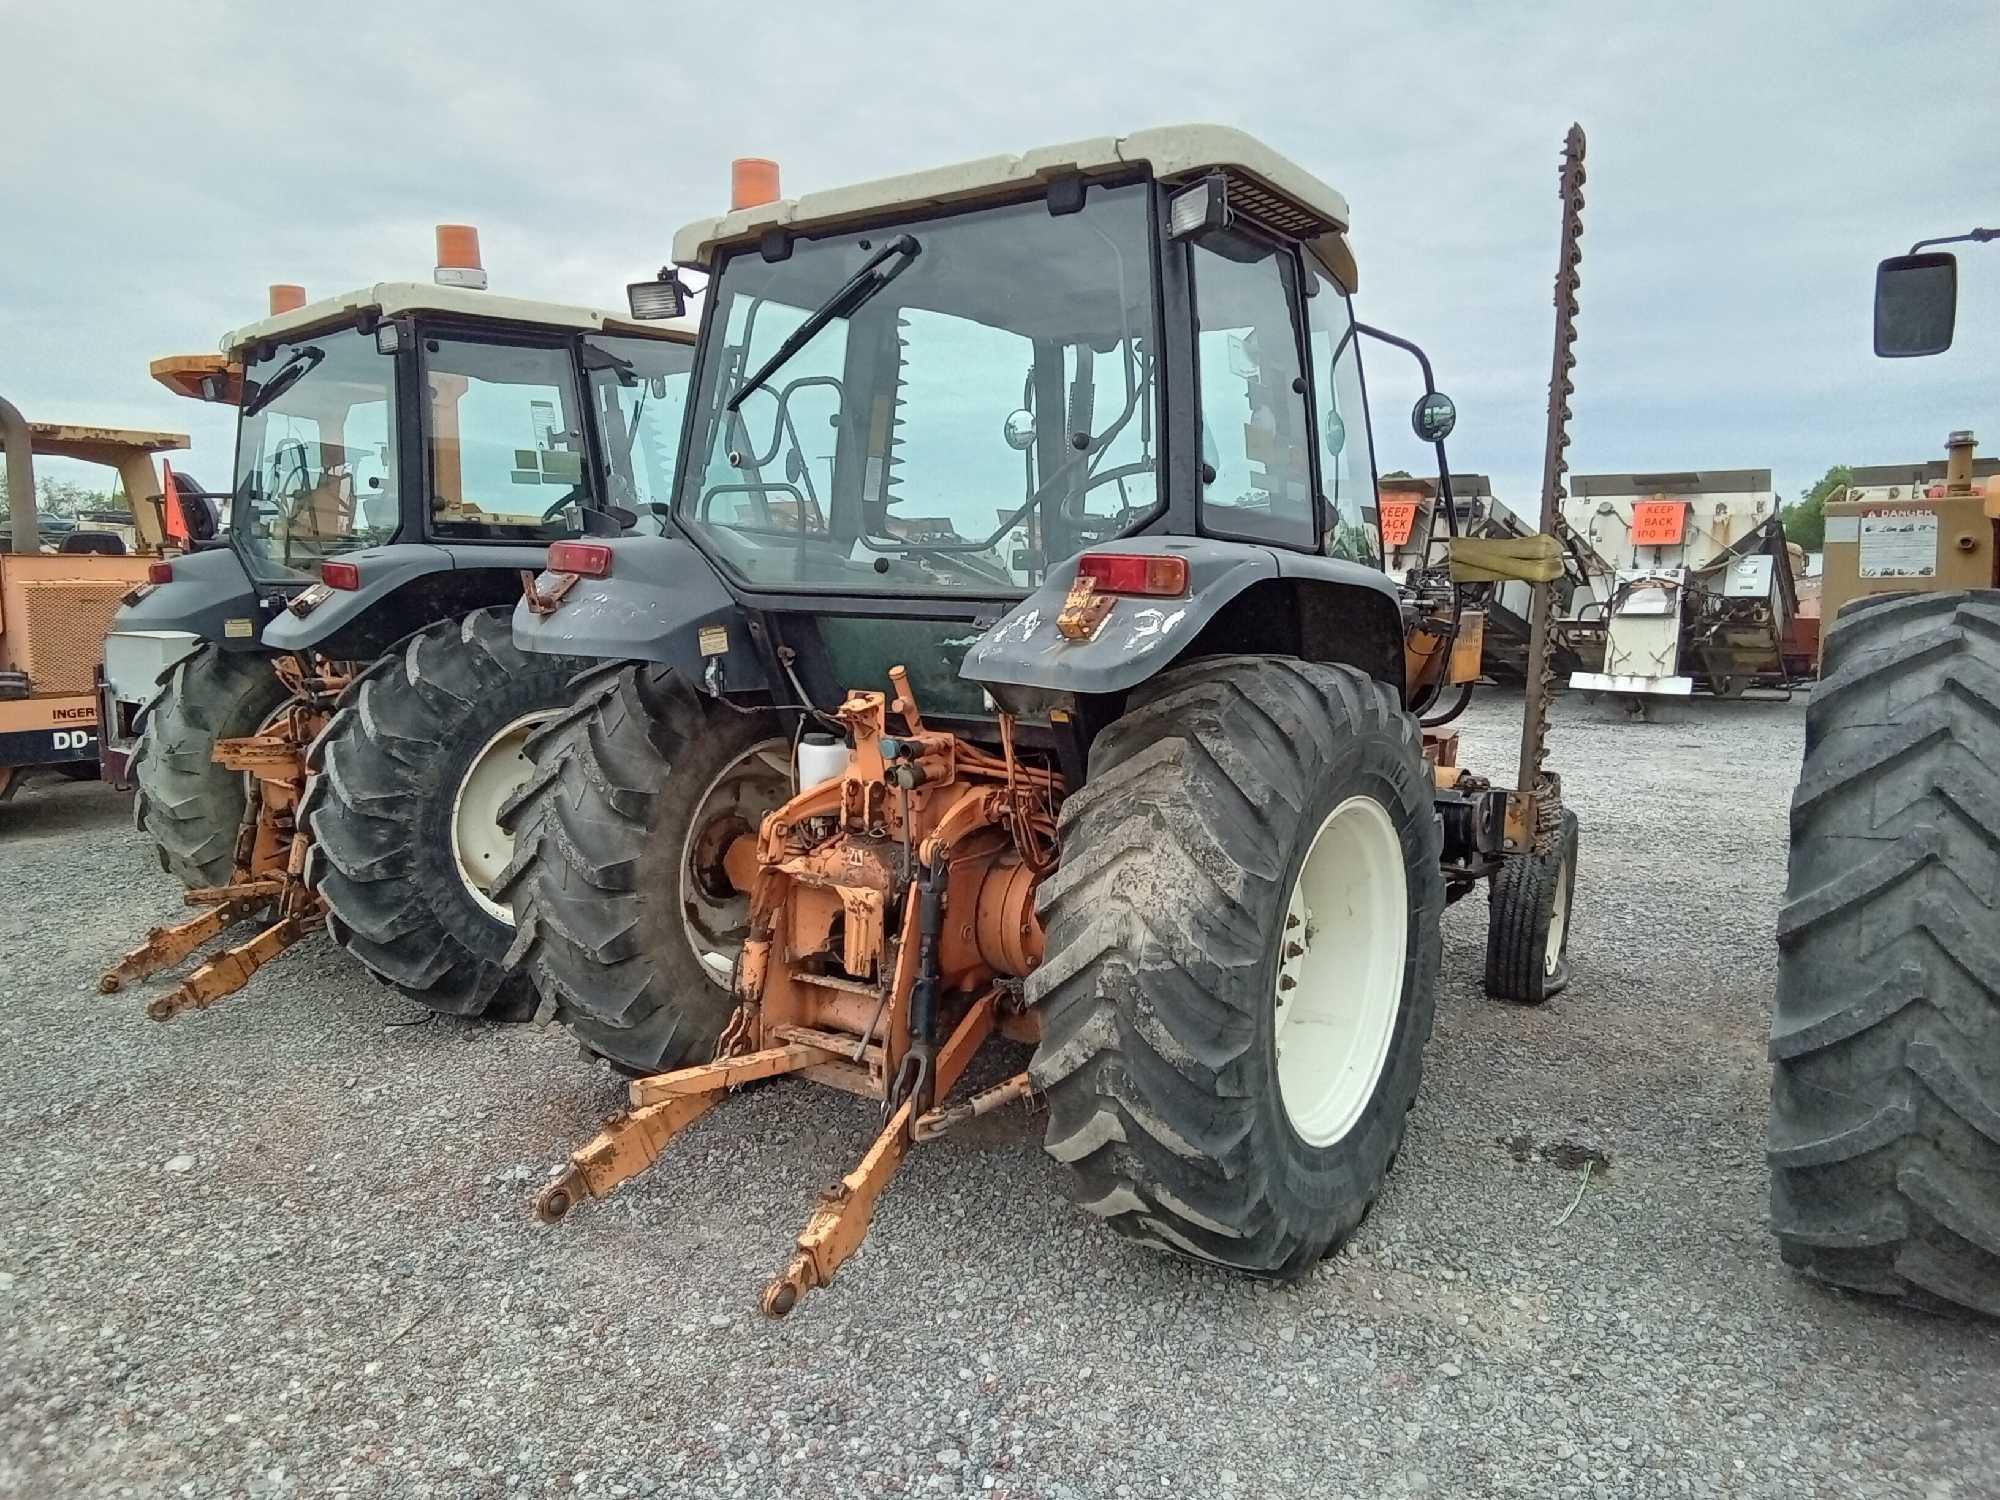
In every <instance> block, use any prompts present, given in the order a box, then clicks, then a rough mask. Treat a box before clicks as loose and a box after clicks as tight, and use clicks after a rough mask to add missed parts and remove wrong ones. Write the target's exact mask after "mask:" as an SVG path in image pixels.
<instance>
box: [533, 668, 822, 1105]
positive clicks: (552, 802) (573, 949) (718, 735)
mask: <svg viewBox="0 0 2000 1500" xmlns="http://www.w3.org/2000/svg"><path fill="white" fill-rule="evenodd" d="M577 688H578V696H577V698H576V700H575V702H574V704H573V705H572V706H571V707H570V708H569V709H568V710H567V711H566V712H565V713H563V714H562V715H561V716H560V717H558V718H557V719H555V720H554V721H552V722H551V723H550V724H548V725H547V726H546V727H545V728H544V729H543V730H542V731H541V732H540V733H539V734H538V735H537V736H536V737H535V739H534V740H533V742H532V743H531V745H530V747H529V749H530V753H531V754H532V756H533V758H534V772H533V774H532V775H531V776H530V778H529V780H528V783H527V785H526V786H525V787H524V788H523V789H522V791H521V793H520V794H519V796H518V797H517V798H516V800H515V803H514V806H513V808H512V810H511V811H510V813H509V814H508V819H507V821H508V823H509V825H510V826H511V828H512V830H513V833H514V839H515V844H514V862H513V865H512V867H511V868H510V869H509V871H508V873H507V875H506V878H505V880H504V882H503V885H502V891H503V899H505V900H509V901H512V902H513V903H514V909H515V911H516V912H517V913H518V914H519V917H520V933H519V936H518V937H517V939H516V941H515V949H514V953H513V955H512V958H513V959H514V961H515V962H517V963H519V964H520V966H521V969H522V972H524V973H526V974H529V975H532V977H533V980H534V984H535V988H536V989H537V990H538V991H539V992H540V994H541V996H542V999H543V1000H544V1002H553V1004H554V1006H555V1011H556V1016H557V1019H559V1020H560V1021H561V1022H562V1023H563V1024H564V1025H565V1026H567V1027H568V1028H569V1030H570V1031H571V1033H572V1034H574V1035H575V1037H576V1038H577V1040H578V1042H579V1043H580V1044H581V1045H582V1046H583V1047H584V1049H585V1050H586V1051H588V1052H591V1053H593V1054H595V1055H597V1056H600V1057H603V1058H605V1059H607V1060H608V1061H610V1062H611V1063H612V1064H613V1065H614V1066H615V1067H618V1068H620V1069H622V1070H624V1071H627V1072H632V1073H657V1072H662V1071H665V1070H667V1069H671V1068H676V1067H680V1066H682V1065H684V1064H687V1063H694V1062H707V1061H708V1060H709V1058H710V1057H711V1056H712V1055H713V1052H714V1048H715V1043H716V1040H717V1039H718V1038H719V1037H720V1036H721V1034H722V1028H723V1027H724V1026H725V1025H726V1024H727V1023H728V1021H729V1017H730V1014H731V1013H732V1012H733V1010H734V1009H735V1002H734V1001H733V999H732V998H731V994H730V980H731V977H732V975H733V974H734V971H735V964H736V958H737V954H738V952H739V951H740V950H741V946H742V942H743V938H744V935H745V930H746V928H747V926H748V922H749V901H748V898H746V897H744V896H742V895H739V894H738V893H737V892H736V891H735V890H734V889H733V888H732V887H731V886H730V885H729V883H728V880H727V878H726V876H725V875H724V873H723V870H722V857H723V855H724V853H725V852H726V851H727V850H728V848H729V845H730V843H731V842H732V841H733V840H734V839H735V838H737V837H739V836H741V835H743V834H746V833H751V834H754V833H755V832H756V831H757V829H758V827H759V826H760V824H761V823H762V821H763V817H764V814H765V813H767V812H769V811H771V810H772V809H774V808H776V807H778V806H779V805H780V804H782V803H783V802H784V801H785V800H786V799H787V798H788V797H789V796H790V795H791V791H792V781H791V775H792V773H791V761H790V749H791V747H790V743H789V741H788V740H787V739H786V736H785V730H784V725H783V723H782V721H781V720H780V719H779V717H778V716H777V715H776V714H775V713H772V712H770V711H768V710H758V711H755V712H749V713H746V712H743V711H741V710H738V709H734V708H730V707H727V706H725V705H718V704H715V703H713V702H711V701H710V700H708V699H705V698H703V697H702V696H701V695H699V694H698V693H696V692H695V691H694V690H693V689H692V688H691V687H690V686H689V685H688V683H687V682H686V681H685V680H684V679H683V678H681V677H680V676H678V675H677V674H675V673H674V672H672V671H671V670H669V669H668V668H666V667H661V666H653V665H629V664H623V663H621V664H618V665H615V666H609V667H602V668H599V669H598V670H597V671H595V672H594V673H592V674H591V675H590V676H588V677H586V678H584V679H583V680H582V681H580V682H579V683H578V684H577Z"/></svg>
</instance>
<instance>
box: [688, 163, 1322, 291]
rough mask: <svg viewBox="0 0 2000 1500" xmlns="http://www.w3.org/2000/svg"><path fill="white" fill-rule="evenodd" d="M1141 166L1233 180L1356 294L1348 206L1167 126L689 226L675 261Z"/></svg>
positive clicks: (705, 265)
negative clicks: (777, 235) (770, 236)
mask: <svg viewBox="0 0 2000 1500" xmlns="http://www.w3.org/2000/svg"><path fill="white" fill-rule="evenodd" d="M1141 167H1143V168H1144V169H1145V170H1146V171H1147V172H1148V174H1149V175H1151V176H1152V177H1155V178H1157V179H1159V180H1161V181H1163V182H1179V181H1188V180H1192V179H1194V178H1197V177H1202V176H1206V175H1207V174H1209V173H1211V172H1220V173H1222V174H1223V175H1224V176H1225V177H1226V178H1227V179H1228V184H1229V201H1230V207H1231V209H1232V210H1233V211H1234V212H1236V213H1237V214H1239V215H1242V216H1244V217H1247V218H1249V219H1251V220H1253V221H1255V222H1256V223H1257V224H1259V225H1260V226H1261V227H1263V228H1265V229H1268V230H1271V231H1274V232H1276V233H1278V234H1280V235H1283V236H1284V237H1286V238H1288V239H1295V240H1303V241H1307V242H1309V243H1311V244H1312V245H1313V247H1314V248H1315V249H1316V250H1317V251H1318V252H1319V254H1320V256H1321V258H1322V259H1323V260H1324V261H1325V262H1326V264H1327V265H1328V266H1329V268H1330V269H1332V270H1333V271H1335V272H1336V273H1337V274H1339V275H1340V277H1341V279H1342V280H1343V282H1344V283H1345V284H1346V285H1347V287H1348V288H1349V289H1350V290H1352V288H1353V286H1354V281H1355V272H1354V258H1353V256H1352V254H1351V253H1350V252H1349V250H1348V248H1347V243H1346V232H1347V229H1348V226H1349V223H1350V216H1349V213H1348V208H1347V200H1346V199H1345V198H1343V197H1342V196H1341V195H1340V194H1339V193H1337V192H1335V191H1334V190H1333V189H1332V188H1331V187H1328V186H1327V185H1326V184H1325V183H1324V182H1322V181H1320V179H1319V178H1317V177H1315V176H1314V175H1313V174H1312V173H1310V172H1308V171H1306V170H1305V168H1303V167H1301V166H1299V165H1298V164H1297V163H1295V162H1293V161H1291V160H1290V159H1289V158H1287V157H1285V156H1282V155H1280V154H1279V153H1278V152H1276V151H1274V150H1272V149H1271V148H1270V147H1269V146H1266V145H1265V144H1264V143H1263V142H1261V141H1259V140H1257V139H1255V138H1254V137H1252V136H1250V135H1247V134H1245V133H1244V132H1243V131H1241V130H1235V129H1232V128H1230V127H1229V126H1225V125H1168V126H1162V127H1159V128H1157V129H1153V130H1140V131H1134V132H1133V133H1132V134H1131V135H1123V136H1108V135H1107V136H1094V137H1092V138H1090V139H1088V140H1082V141H1071V142H1069V143H1068V144H1066V145H1060V146H1043V147H1040V148H1038V149H1036V150H1033V151H1028V152H1024V153H1022V154H1021V155H1018V156H1004V155H1003V156H984V157H980V158H979V159H977V160H975V161H967V162H960V163H958V164H957V165H955V166H949V167H935V168H932V169H930V170H928V171H923V172H910V173H905V174H904V175H902V176H899V177H880V178H876V179H875V180H874V181H872V182H862V183H857V184H855V185H854V186H852V187H842V188H829V189H827V190H825V191H823V192H817V193H807V194H805V195H804V196H802V197H798V198H779V199H775V200H773V201H771V202H769V203H760V204H757V205H755V206H754V207H750V208H741V209H737V210H735V211H734V212H731V213H727V214H724V215H722V216H720V217H719V218H708V219H697V220H696V221H695V222H693V223H692V224H688V225H686V226H684V227H683V228H682V229H681V230H680V232H679V233H677V234H676V235H675V236H674V261H675V263H676V264H678V265H683V266H688V267H691V268H694V269H697V270H703V271H706V270H712V269H713V268H714V266H715V264H716V261H717V258H718V252H720V251H723V250H727V249H730V248H738V247H741V246H744V245H749V244H755V243H756V242H757V241H759V240H760V239H761V238H762V237H763V235H764V234H765V233H766V232H767V231H769V230H773V229H778V230H784V231H787V232H790V233H796V234H812V233H819V232H822V231H831V230H838V229H842V228H847V227H851V226H857V225H861V224H866V223H873V222H877V221H880V220H884V219H889V218H907V217H913V216H919V215H926V214H932V213H938V212H942V211H946V210H949V209H954V208H965V207H970V206H972V205H973V204H976V203H978V202H980V201H981V200H984V199H999V198H1009V197H1013V196H1016V195H1018V194H1020V193H1021V192H1022V191H1023V190H1024V189H1030V188H1033V187H1035V186H1037V185H1043V184H1047V183H1049V182H1051V181H1053V180H1056V179H1058V178H1063V177H1070V176H1074V175H1078V174H1080V175H1082V176H1084V177H1086V178H1091V177H1111V176H1118V175H1123V174H1125V173H1128V172H1131V171H1132V170H1133V169H1135V168H1141Z"/></svg>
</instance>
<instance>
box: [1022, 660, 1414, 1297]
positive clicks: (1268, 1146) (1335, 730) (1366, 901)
mask: <svg viewBox="0 0 2000 1500" xmlns="http://www.w3.org/2000/svg"><path fill="white" fill-rule="evenodd" d="M1432 801H1433V784H1432V778H1431V773H1430V770H1429V768H1428V767H1427V766H1426V765H1425V763H1424V758H1423V749H1422V743H1421V736H1420V733H1419V730H1418V727H1417V723H1416V721H1415V719H1413V718H1411V717H1410V716H1409V715H1408V714H1407V713H1405V712H1404V711H1403V709H1402V706H1401V704H1400V702H1399V701H1398V699H1397V698H1396V697H1395V695H1394V694H1393V693H1392V692H1391V691H1390V690H1389V689H1388V688H1386V687H1384V686H1383V685H1382V684H1380V683H1377V682H1375V681H1373V680H1371V679H1370V678H1368V677H1366V676H1364V675H1362V674H1361V673H1359V672H1356V671H1354V670H1352V669H1351V668H1347V667H1339V666H1320V665H1313V664H1309V663H1304V662H1299V661H1294V660H1290V659H1277V658H1268V657H1218V658H1211V659H1208V660H1204V661H1200V662H1197V663H1194V664H1192V665H1188V666H1184V667H1177V668H1174V669H1172V670H1170V671H1168V672H1166V673H1163V674H1162V675H1161V676H1160V677H1159V678H1157V679H1155V680H1154V681H1153V682H1152V683H1150V684H1148V685H1147V686H1146V687H1144V688H1143V689H1140V690H1139V692H1138V693H1137V694H1135V697H1134V702H1133V704H1132V706H1131V707H1130V708H1129V710H1128V711H1127V713H1126V714H1125V715H1124V717H1122V718H1120V719H1119V720H1117V721H1116V722H1115V723H1113V724H1111V725H1110V726H1109V727H1107V728H1106V729H1105V730H1104V731H1103V732H1102V733H1100V734H1099V735H1098V737H1097V739H1096V741H1095V742H1094V743H1093V745H1092V746H1091V751H1090V774H1089V777H1088V779H1087V780H1086V782H1085V784H1084V786H1083V787H1082V788H1081V789H1080V790H1079V791H1077V792H1075V793H1073V794H1072V795H1071V796H1070V798H1069V800H1068V802H1067V803H1066V804H1065V806H1064V808H1063V813H1062V850H1063V854H1062V861H1061V864H1060V866H1059V867H1058V868H1057V870H1056V872H1055V873H1054V874H1053V875H1051V876H1050V877H1049V879H1048V880H1047V881H1045V882H1044V883H1043V885H1042V888H1041V892H1040V896H1039V903H1040V910H1041V914H1042V920H1043V924H1044V927H1045V930H1046V934H1047V956H1046V958H1045V959H1044V961H1043V963H1042V965H1041V966H1040V967H1039V968H1038V969H1036V970H1035V972H1034V973H1033V974H1032V975H1030V977H1029V979H1028V995H1029V998H1030V999H1031V1001H1032V1002H1033V1003H1034V1004H1035V1005H1036V1006H1037V1007H1038V1008H1039V1009H1040V1012H1041V1017H1042V1041H1041V1043H1040V1045H1039V1046H1038V1048H1037V1049H1036V1052H1035V1056H1034V1061H1033V1063H1032V1065H1031V1073H1032V1075H1033V1078H1034V1081H1035V1083H1036V1086H1037V1087H1038V1088H1040V1089H1041V1090H1043V1091H1044V1092H1045V1093H1046V1094H1047V1095H1048V1099H1049V1125H1048V1131H1047V1135H1046V1137H1045V1140H1044V1145H1045V1147H1046V1149H1047V1150H1048V1151H1049V1153H1050V1154H1051V1155H1052V1156H1054V1157H1055V1158H1056V1159H1057V1160H1059V1161H1062V1162H1064V1163H1066V1164H1067V1165H1068V1166H1069V1167H1070V1168H1071V1171H1072V1172H1073V1174H1074V1175H1073V1178H1072V1187H1073V1190H1074V1192H1075V1195H1076V1197H1077V1198H1078V1200H1079V1201H1080V1202H1081V1203H1082V1204H1083V1206H1084V1207H1085V1208H1087V1209H1089V1210H1090V1211H1091V1212H1092V1213H1095V1214H1097V1215H1099V1216H1100V1217H1102V1218H1104V1219H1106V1220H1108V1221H1109V1223H1110V1224H1111V1226H1112V1228H1114V1229H1115V1230H1116V1231H1117V1232H1119V1233H1120V1234H1123V1235H1125V1236H1127V1237H1128V1238H1131V1239H1134V1240H1138V1241H1141V1242H1144V1243H1148V1244H1152V1245H1156V1246H1159V1247H1161V1248H1164V1249H1167V1250H1171V1251H1174V1252H1177V1253H1180V1254H1183V1255H1187V1256H1192V1257H1195V1258H1198V1259H1201V1260H1205V1261H1213V1262H1217V1263H1220V1264H1223V1265H1228V1266H1233V1267H1237V1268H1239V1269H1241V1270H1245V1271H1249V1272H1251V1273H1253V1274H1258V1275H1265V1276H1273V1277H1294V1276H1299V1275H1303V1274H1305V1273H1306V1272H1307V1271H1309V1270H1311V1268H1312V1266H1313V1265H1314V1263H1315V1262H1317V1261H1318V1260H1319V1259H1320V1258H1321V1257H1322V1256H1324V1255H1326V1254H1327V1253H1328V1252H1329V1251H1331V1250H1332V1249H1334V1248H1336V1247H1337V1246H1338V1245H1339V1244H1340V1243H1341V1241H1342V1240H1344V1239H1345V1238H1346V1237H1347V1236H1348V1235H1350V1234H1352V1233H1353V1232H1354V1230H1355V1228H1356V1227H1357V1226H1358V1225H1359V1224H1360V1223H1361V1220H1362V1218H1363V1217H1364V1216H1365V1215H1366V1214H1367V1212H1368V1209H1369V1207H1370V1206H1371V1205H1372V1203H1373V1202H1374V1200H1375V1197H1376V1195H1377V1194H1378V1193H1379V1192H1380V1190H1381V1186H1382V1182H1383V1179H1384V1177H1385V1176H1386V1174H1387V1173H1388V1170H1389V1167H1390V1165H1391V1163H1392V1162H1393V1161H1394V1159H1395V1156H1396V1152H1397V1148H1398V1147H1399V1145H1400V1144H1401V1141H1402V1138H1403V1129H1404V1117H1405V1116H1406V1115H1407V1113H1408V1111H1409V1109H1410V1106H1411V1104H1412V1102H1413V1101H1414V1100H1415V1098H1416V1094H1417V1083H1418V1078H1419V1075H1420V1073H1421V1070H1422V1061H1423V1048H1424V1044H1425V1042H1426V1041H1427V1040H1428V1039H1429V1037H1430V1031H1431V1020H1432V1015H1433V1011H1434V1008H1435V1005H1436V988H1437V974H1438V961H1439V950H1440V946H1441V939H1440V935H1439V919H1440V916H1441V914H1442V912H1443V909H1444V883H1443V878H1442V875H1441V874H1440V872H1439V868H1438V860H1439V855H1440V847H1439V846H1440V839H1441V835H1440V833H1439V829H1438V823H1437V818H1436V816H1435V813H1434V811H1433V807H1432Z"/></svg>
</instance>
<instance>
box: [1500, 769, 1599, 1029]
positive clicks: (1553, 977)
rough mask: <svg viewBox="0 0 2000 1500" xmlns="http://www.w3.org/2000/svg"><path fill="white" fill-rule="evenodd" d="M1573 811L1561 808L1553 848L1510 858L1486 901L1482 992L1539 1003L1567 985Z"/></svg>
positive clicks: (1574, 849)
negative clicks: (1484, 979) (1544, 852)
mask: <svg viewBox="0 0 2000 1500" xmlns="http://www.w3.org/2000/svg"><path fill="white" fill-rule="evenodd" d="M1577 839H1578V829H1577V821H1576V814H1575V813H1573V812H1570V811H1568V810H1567V809H1565V810H1564V812H1563V815H1562V827H1561V829H1560V830H1559V832H1558V833H1557V835H1556V843H1555V847H1554V848H1553V849H1551V850H1550V851H1549V852H1548V853H1546V854H1524V855H1520V856H1518V857H1516V858H1512V859H1508V860H1507V861H1505V862H1504V863H1503V864H1502V865H1501V866H1500V870H1499V873H1498V874H1496V875H1495V876H1494V877H1493V888H1492V890H1491V891H1489V892H1488V893H1487V901H1486V992H1487V993H1488V994H1489V995H1491V996H1493V998H1494V999H1496V1000H1512V1001H1514V1002H1515V1003H1516V1004H1519V1005H1540V1004H1541V1003H1542V1002H1543V1001H1544V1000H1548V999H1551V998H1552V997H1554V996H1556V995H1559V994H1561V993H1562V991H1563V990H1564V988H1565V987H1567V986H1568V984H1569V918H1570V910H1571V906H1572V903H1573V902H1574V900H1575V896H1576V854H1577Z"/></svg>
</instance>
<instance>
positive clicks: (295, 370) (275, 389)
mask: <svg viewBox="0 0 2000 1500" xmlns="http://www.w3.org/2000/svg"><path fill="white" fill-rule="evenodd" d="M325 358H326V351H325V350H324V349H321V348H318V347H316V346H308V347H306V348H304V349H301V350H299V352H298V353H296V354H294V355H293V356H292V357H291V358H290V359H288V360H286V361H285V362H284V364H282V365H280V366H279V367H278V369H277V371H276V373H275V374H273V375H272V376H271V378H270V379H269V380H267V381H265V382H264V383H263V384H262V385H261V386H259V387H258V388H257V394H256V395H254V396H252V397H251V398H250V399H249V400H248V401H245V402H244V403H243V415H244V416H246V417H254V416H256V415H257V413H258V412H260V411H262V410H263V409H264V408H265V407H267V406H269V405H270V404H271V403H272V402H273V401H276V400H277V399H278V398H279V397H280V396H282V395H284V394H285V392H286V391H289V390H290V389H291V388H292V387H293V386H295V385H297V384H298V383H299V382H300V381H301V380H303V379H305V377H306V375H307V374H308V372H310V371H311V370H313V369H315V368H316V367H317V366H318V365H319V362H320V361H321V360H323V359H325Z"/></svg>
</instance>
